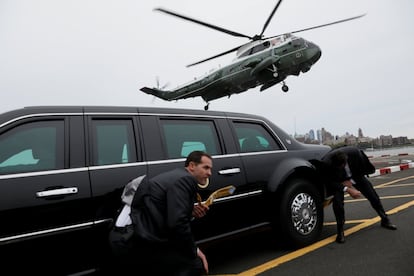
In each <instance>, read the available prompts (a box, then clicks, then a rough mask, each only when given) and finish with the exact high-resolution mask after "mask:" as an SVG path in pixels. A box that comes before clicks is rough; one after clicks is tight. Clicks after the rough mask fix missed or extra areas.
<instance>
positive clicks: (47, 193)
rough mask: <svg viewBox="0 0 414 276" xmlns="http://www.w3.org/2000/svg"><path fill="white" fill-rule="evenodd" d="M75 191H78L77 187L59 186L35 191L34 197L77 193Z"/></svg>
mask: <svg viewBox="0 0 414 276" xmlns="http://www.w3.org/2000/svg"><path fill="white" fill-rule="evenodd" d="M77 193H78V188H77V187H70V188H60V189H54V190H47V191H41V192H36V197H48V196H60V195H71V194H77Z"/></svg>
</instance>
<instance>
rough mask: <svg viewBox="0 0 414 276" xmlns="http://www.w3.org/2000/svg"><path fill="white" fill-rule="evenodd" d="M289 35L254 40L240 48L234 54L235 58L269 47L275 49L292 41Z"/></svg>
mask: <svg viewBox="0 0 414 276" xmlns="http://www.w3.org/2000/svg"><path fill="white" fill-rule="evenodd" d="M292 37H293V36H292V35H291V34H283V35H279V36H276V37H272V38H268V39H264V40H256V41H252V42H250V43H247V44H245V45H243V46H241V47H240V48H239V49H238V50H237V53H236V56H237V58H240V57H244V56H247V55H251V54H253V53H257V52H259V51H262V50H264V49H266V48H269V47H275V46H279V45H282V44H284V43H287V42H288V41H291V39H292Z"/></svg>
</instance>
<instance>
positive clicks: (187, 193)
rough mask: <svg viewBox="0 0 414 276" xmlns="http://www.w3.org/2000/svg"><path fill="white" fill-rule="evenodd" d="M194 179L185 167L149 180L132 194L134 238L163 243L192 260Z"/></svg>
mask: <svg viewBox="0 0 414 276" xmlns="http://www.w3.org/2000/svg"><path fill="white" fill-rule="evenodd" d="M196 194H197V180H196V179H195V178H194V177H193V176H192V175H191V174H190V173H188V172H187V170H186V169H185V168H180V169H175V170H172V171H169V172H165V173H162V174H160V175H158V176H155V177H153V178H151V179H148V180H147V181H145V182H144V183H142V184H141V186H140V187H139V188H138V190H137V191H136V193H135V196H134V200H133V202H132V205H131V219H132V222H133V224H134V229H135V233H136V235H137V236H138V237H139V238H140V239H141V240H144V241H147V242H150V243H164V244H169V245H170V246H172V247H174V248H177V249H178V250H180V252H182V253H183V254H184V255H186V256H188V257H190V258H194V257H196V256H197V247H196V244H195V241H194V238H193V235H192V232H191V225H190V223H191V219H192V211H193V207H194V202H196Z"/></svg>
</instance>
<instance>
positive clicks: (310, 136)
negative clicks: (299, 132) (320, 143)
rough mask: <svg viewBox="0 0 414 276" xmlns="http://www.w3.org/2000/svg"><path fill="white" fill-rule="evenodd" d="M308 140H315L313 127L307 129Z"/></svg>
mask: <svg viewBox="0 0 414 276" xmlns="http://www.w3.org/2000/svg"><path fill="white" fill-rule="evenodd" d="M309 140H311V141H313V140H315V131H314V130H313V129H311V130H310V131H309Z"/></svg>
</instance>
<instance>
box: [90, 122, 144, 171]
mask: <svg viewBox="0 0 414 276" xmlns="http://www.w3.org/2000/svg"><path fill="white" fill-rule="evenodd" d="M92 132H93V143H92V145H93V164H94V165H110V164H122V163H131V162H136V161H137V155H136V148H135V142H134V140H133V137H134V127H133V122H132V120H92Z"/></svg>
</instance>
